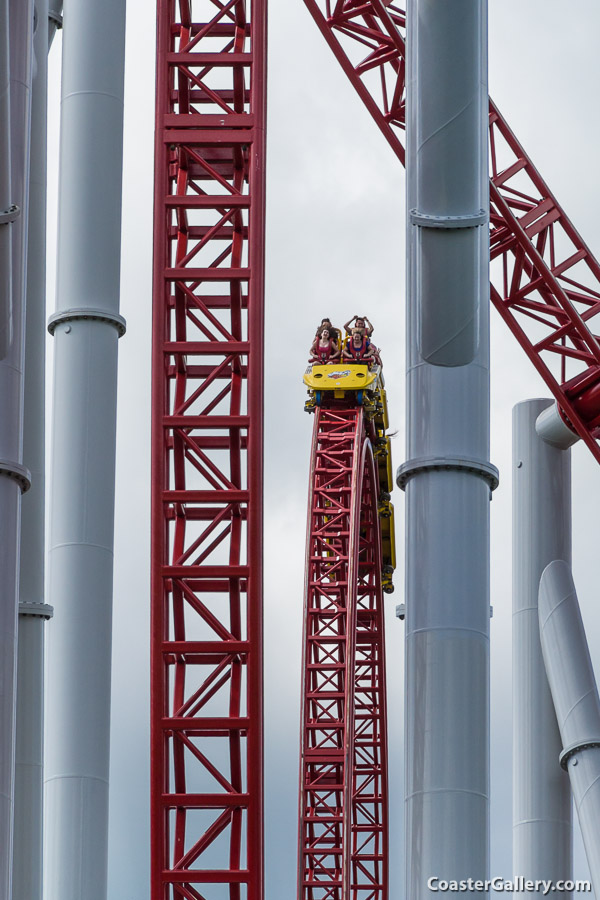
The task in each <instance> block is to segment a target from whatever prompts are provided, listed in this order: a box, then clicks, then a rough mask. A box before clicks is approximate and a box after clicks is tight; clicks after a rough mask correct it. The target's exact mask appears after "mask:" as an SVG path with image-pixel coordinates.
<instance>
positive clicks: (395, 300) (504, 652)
mask: <svg viewBox="0 0 600 900" xmlns="http://www.w3.org/2000/svg"><path fill="white" fill-rule="evenodd" d="M270 7H271V9H270V23H269V24H270V31H269V42H270V51H269V144H268V209H267V212H268V217H267V295H266V310H267V324H266V348H267V374H268V376H271V374H276V377H267V393H266V434H265V451H266V466H265V518H266V534H265V586H266V596H265V631H266V648H267V652H266V658H265V676H266V723H265V732H266V823H265V826H266V872H267V898H268V900H279V898H292V897H294V896H295V877H296V876H295V870H296V828H297V825H296V819H297V772H298V727H299V675H300V649H301V609H302V588H303V566H304V539H305V515H306V493H307V474H308V454H309V447H310V434H311V428H312V419H311V418H309V417H308V416H306V415H305V414H304V412H303V411H302V405H303V402H304V388H303V385H302V383H301V373H302V371H303V369H304V365H305V359H306V349H307V347H308V344H309V342H310V338H311V335H312V334H313V333H314V327H315V323H316V322H317V321H319V320H320V319H321V318H322V317H323V316H325V315H330V316H331V318H332V319H333V320H334V322H343V321H345V320H346V319H347V318H348V317H349V316H350V315H352V314H353V313H357V312H358V313H360V312H365V313H367V314H368V316H369V317H370V318H371V320H372V321H373V323H374V324H375V327H376V330H377V334H376V337H377V341H376V342H377V344H378V345H380V346H381V348H382V353H383V356H384V363H385V371H386V381H387V387H388V397H389V402H390V420H391V423H392V427H393V428H397V429H398V432H399V433H398V437H397V438H396V440H395V446H394V451H395V456H394V467H396V466H397V465H398V464H399V463H400V462H402V461H403V458H404V456H403V453H404V375H403V372H404V359H403V357H404V270H405V266H404V255H405V249H404V171H403V169H402V168H401V167H400V165H399V164H398V162H397V161H396V158H395V157H394V155H393V154H392V152H391V150H390V149H389V148H388V146H387V144H386V143H385V141H384V140H383V138H382V137H381V135H380V133H379V131H378V129H377V128H376V127H375V126H374V124H373V123H372V121H371V119H370V117H369V115H368V113H367V112H366V110H365V109H364V108H363V107H362V105H361V103H360V101H359V99H358V98H357V97H356V96H355V95H354V93H353V90H352V88H351V86H350V85H349V83H348V82H347V81H346V79H345V76H344V75H343V73H342V72H341V70H339V69H338V67H337V64H336V63H335V60H334V59H333V56H332V55H331V53H330V51H329V49H328V48H327V46H326V45H325V43H324V41H323V39H322V38H321V36H320V34H319V33H318V31H317V29H316V27H315V26H314V24H313V22H312V19H311V18H310V16H309V15H308V13H307V12H306V10H305V8H304V5H303V3H302V0H271V3H270ZM599 31H600V11H598V7H597V4H596V3H595V2H593V0H574V2H572V3H571V4H568V5H566V4H564V2H559V0H490V93H491V95H492V97H493V98H494V100H495V101H496V102H497V104H498V105H499V107H500V109H501V111H502V112H503V114H504V115H505V116H506V117H507V119H508V120H509V122H510V124H511V127H512V128H513V129H514V130H515V132H516V133H517V135H518V137H519V138H520V140H521V141H522V143H523V144H524V146H525V148H526V149H527V151H528V152H529V154H530V155H531V156H532V158H533V160H534V161H535V163H536V165H537V166H538V168H539V169H540V171H541V173H542V175H543V176H544V177H545V178H546V180H547V181H548V182H549V183H550V185H551V186H552V188H553V190H554V192H555V194H556V196H557V198H558V199H559V201H560V202H561V204H562V205H563V206H564V207H565V208H566V210H567V212H568V213H569V215H570V216H571V218H572V220H573V221H574V223H575V225H576V227H577V228H578V229H579V231H580V232H581V233H582V234H583V236H584V238H585V240H586V241H587V242H588V244H589V245H590V246H591V247H592V249H593V250H594V251H595V252H596V254H597V255H599V254H600V217H598V215H597V211H596V209H595V201H596V197H597V191H598V183H599V178H598V149H597V148H598V146H599V144H600V115H599V113H598V103H597V94H598V86H599V80H600V63H599V61H598V54H597V35H598V33H599ZM154 43H155V16H154V6H153V4H152V3H151V2H150V0H128V22H127V63H126V105H125V163H124V208H123V254H122V312H123V314H124V315H125V317H126V319H127V322H128V331H127V335H126V337H124V338H123V339H122V341H121V343H120V400H119V419H118V449H117V508H116V534H115V617H114V622H115V634H114V670H113V671H114V676H113V679H114V680H113V692H114V693H113V696H114V700H113V723H112V763H111V766H112V775H111V829H110V863H109V897H110V898H111V900H146V898H147V897H148V894H149V888H148V881H149V877H148V871H149V862H148V855H149V853H148V844H149V818H148V774H149V760H148V746H149V741H148V707H149V698H148V685H149V670H148V655H149V654H148V648H149V613H148V608H149V524H148V523H149V494H150V486H149V485H150V476H149V458H150V321H151V315H150V302H151V219H152V167H153V116H154ZM60 46H61V41H60V36H59V37H58V38H57V40H56V41H55V44H54V46H53V49H52V54H51V63H50V65H51V90H50V104H51V111H50V186H49V200H50V205H49V224H50V231H51V232H53V231H54V226H55V221H56V206H55V196H56V174H57V162H56V149H57V137H58V116H59V93H58V90H59V88H58V85H59V78H60ZM49 251H50V252H49V259H50V264H49V312H52V311H53V310H54V296H53V294H54V277H53V271H54V268H53V263H52V261H51V260H52V253H53V248H52V241H50V247H49ZM49 352H50V353H51V340H50V339H49ZM546 395H547V391H546V390H545V388H544V386H543V385H542V384H541V383H540V381H539V379H538V378H537V376H536V375H535V373H534V371H533V368H532V367H531V365H530V363H529V362H528V361H527V359H526V357H525V355H524V353H523V352H522V351H521V349H520V348H519V346H518V345H517V343H516V342H515V340H514V339H513V338H512V336H511V335H510V334H509V333H508V331H507V329H506V327H505V326H504V325H503V323H502V322H501V321H500V320H499V318H498V316H497V315H496V314H495V313H492V450H491V459H492V462H494V464H495V465H497V466H498V467H499V469H500V474H501V484H500V487H499V488H498V490H497V491H496V492H495V494H494V500H493V503H492V507H491V513H492V603H493V606H494V618H493V620H492V623H491V637H492V837H491V842H492V864H491V872H492V874H493V875H501V876H504V877H509V876H510V875H511V872H512V869H511V799H510V793H511V788H510V758H511V697H510V670H511V645H510V630H511V593H510V589H511V576H510V555H511V551H510V541H511V537H510V515H511V513H510V506H511V502H510V499H511V484H510V447H511V437H510V435H511V423H510V419H511V409H512V406H513V405H514V404H515V403H517V402H519V401H521V400H523V399H527V398H529V397H535V396H546ZM599 496H600V471H599V470H598V466H597V465H596V464H595V463H594V461H593V459H592V458H591V455H590V454H589V453H588V451H586V450H585V449H584V448H582V447H575V448H574V450H573V512H574V553H573V556H574V576H575V581H576V584H577V586H578V591H579V597H580V601H581V605H582V610H583V615H584V620H585V623H586V627H587V631H588V638H589V641H590V645H591V649H592V655H593V658H594V661H595V665H596V670H597V671H598V667H600V612H599V611H598V605H597V602H596V590H597V588H596V582H597V578H596V577H595V576H596V565H597V553H598V551H597V533H598V532H597V498H598V497H599ZM393 499H394V502H395V505H396V510H397V520H398V528H397V536H398V558H399V566H400V567H401V566H402V561H403V525H402V522H403V497H402V495H401V494H400V492H399V491H396V492H395V495H394V498H393ZM402 579H403V576H402V571H401V568H400V571H399V572H398V574H397V578H396V583H397V585H398V589H397V591H396V593H395V594H394V595H393V597H392V598H391V599H388V600H387V601H386V602H387V604H388V613H389V616H388V622H387V637H388V681H389V719H390V728H391V736H390V737H391V756H390V775H391V786H392V796H391V828H392V846H393V847H394V848H395V849H394V852H393V854H392V870H391V878H392V894H391V896H392V897H394V898H397V900H403V898H404V888H403V876H402V859H401V857H402V845H403V824H402V818H403V799H402V797H403V794H402V790H403V786H402V772H403V755H402V731H403V699H402V681H403V663H404V660H403V639H404V634H403V625H402V624H401V623H400V622H399V621H398V620H396V619H395V618H394V607H395V604H396V603H398V602H400V601H401V599H402V591H401V585H402ZM50 602H53V601H52V599H50ZM576 844H577V847H576V869H575V874H576V876H577V877H585V876H586V871H587V869H586V865H585V860H584V858H583V853H582V851H581V845H580V840H579V837H578V836H577V838H576ZM588 896H589V895H588Z"/></svg>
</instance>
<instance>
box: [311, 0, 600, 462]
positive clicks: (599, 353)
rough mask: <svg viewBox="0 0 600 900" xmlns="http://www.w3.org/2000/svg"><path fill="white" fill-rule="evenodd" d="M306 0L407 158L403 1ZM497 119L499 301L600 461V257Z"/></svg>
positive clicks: (493, 163) (494, 248) (494, 212)
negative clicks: (404, 139)
mask: <svg viewBox="0 0 600 900" xmlns="http://www.w3.org/2000/svg"><path fill="white" fill-rule="evenodd" d="M304 2H305V4H306V6H307V8H308V10H309V11H310V13H311V15H312V16H313V18H314V20H315V22H316V24H317V26H318V27H319V29H320V31H321V32H322V34H323V36H324V37H325V40H326V41H327V43H328V44H329V46H330V47H331V49H332V51H333V53H334V55H335V57H336V59H337V60H338V62H339V63H340V65H341V66H342V68H343V69H344V71H345V73H346V75H347V76H348V78H349V79H350V81H351V83H352V84H353V86H354V88H355V90H356V91H357V92H358V94H359V95H360V97H361V99H362V100H363V102H364V104H365V105H366V107H367V109H368V110H369V112H370V113H371V115H372V117H373V119H374V120H375V122H376V123H377V125H378V127H379V128H380V130H381V131H382V133H383V135H384V136H385V138H386V140H387V141H388V143H389V144H390V146H391V148H392V150H393V151H394V153H395V154H396V156H397V157H398V159H399V161H400V162H401V163H402V164H404V161H405V149H404V143H403V131H404V127H405V113H406V90H405V87H406V86H405V62H406V43H405V40H406V39H405V28H406V13H405V11H404V9H403V8H401V7H400V6H399V5H398V3H396V2H395V0H304ZM489 123H490V124H489V127H490V207H491V208H490V256H491V263H492V264H491V299H492V303H493V304H494V306H495V307H496V309H497V310H498V312H499V313H500V315H501V316H502V318H503V319H504V321H505V322H506V324H507V325H508V327H509V328H510V330H511V331H512V333H513V334H514V336H515V337H516V339H517V341H518V342H519V344H520V345H521V347H522V348H523V349H524V351H525V353H526V354H527V356H528V357H529V359H530V360H531V362H532V363H533V365H534V366H535V368H536V369H537V371H538V373H539V374H540V376H541V377H542V379H543V380H544V382H545V383H546V385H547V387H548V388H549V390H550V391H551V392H552V394H553V395H554V397H555V399H556V401H557V403H558V405H559V408H560V409H561V410H562V413H563V415H564V417H565V418H566V419H567V420H568V422H569V423H570V425H571V427H572V428H573V430H574V431H576V432H577V434H578V435H579V436H580V437H581V438H582V440H583V441H585V443H586V444H587V446H588V447H589V449H590V450H591V452H592V453H593V455H594V457H595V458H596V459H597V460H598V462H600V446H599V445H598V443H597V440H596V439H597V438H599V437H600V343H599V340H600V338H599V336H598V334H596V333H595V330H596V331H597V330H598V329H599V327H600V318H598V317H599V316H600V265H599V264H598V261H597V260H596V259H595V257H594V255H593V254H592V253H591V251H590V249H589V247H588V246H587V245H586V244H585V242H584V241H583V239H582V238H581V236H580V235H579V233H578V232H577V230H576V229H575V227H574V226H573V224H572V222H571V221H570V220H569V218H568V217H567V215H566V213H565V211H564V210H563V208H562V207H561V206H560V204H559V203H558V201H557V200H556V198H555V197H554V195H553V194H552V192H551V191H550V188H549V187H548V185H547V184H546V183H545V182H544V180H543V179H542V177H541V175H540V173H539V172H538V171H537V169H536V168H535V166H534V164H533V162H532V161H531V159H530V158H529V156H528V155H527V154H526V152H525V150H524V148H523V147H522V145H521V144H520V143H519V141H518V140H517V138H516V137H515V135H514V134H513V132H512V131H511V130H510V128H509V126H508V124H507V123H506V121H505V120H504V118H503V117H502V116H501V114H500V112H499V110H498V108H497V107H496V106H495V105H494V103H492V101H491V100H490V119H489Z"/></svg>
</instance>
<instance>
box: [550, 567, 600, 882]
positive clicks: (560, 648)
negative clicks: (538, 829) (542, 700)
mask: <svg viewBox="0 0 600 900" xmlns="http://www.w3.org/2000/svg"><path fill="white" fill-rule="evenodd" d="M539 619H540V637H541V641H542V652H543V654H544V663H545V665H546V673H547V675H548V682H549V684H550V690H551V692H552V699H553V701H554V708H555V710H556V718H557V719H558V727H559V728H560V734H561V738H562V742H563V748H564V749H563V752H562V754H561V757H560V762H561V765H562V766H563V768H566V770H567V772H568V773H569V778H570V780H571V789H572V791H573V796H574V798H575V807H576V809H577V815H578V816H579V824H580V826H581V833H582V836H583V843H584V846H585V852H586V856H587V860H588V864H589V867H590V875H591V877H592V882H593V886H594V891H595V894H596V896H597V897H598V896H600V700H599V699H598V688H597V686H596V679H595V677H594V670H593V668H592V661H591V659H590V652H589V649H588V645H587V640H586V637H585V631H584V628H583V622H582V620H581V612H580V609H579V603H578V601H577V593H576V591H575V585H574V584H573V578H572V576H571V567H570V566H569V565H568V563H566V562H565V561H564V560H562V559H559V560H554V562H551V563H550V565H549V566H546V568H545V569H544V571H543V573H542V577H541V580H540V592H539ZM557 764H558V763H557Z"/></svg>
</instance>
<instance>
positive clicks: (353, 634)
mask: <svg viewBox="0 0 600 900" xmlns="http://www.w3.org/2000/svg"><path fill="white" fill-rule="evenodd" d="M315 415H316V417H315V424H314V431H313V446H312V457H311V475H310V490H309V507H308V538H307V547H306V587H305V608H304V661H303V690H302V734H301V741H302V747H301V763H300V824H299V834H300V844H299V877H298V900H350V898H352V900H387V896H388V807H387V721H386V698H385V640H384V610H383V593H382V585H381V565H382V554H381V543H380V525H379V513H378V502H377V501H378V496H379V493H380V485H379V480H378V476H377V470H376V466H375V463H374V458H373V443H372V442H373V441H374V440H375V437H376V436H375V435H374V429H373V426H372V425H371V426H369V425H367V424H366V423H365V418H364V415H363V409H362V407H361V406H357V407H355V408H346V409H344V408H337V409H335V408H334V409H327V408H322V407H319V408H317V410H316V414H315Z"/></svg>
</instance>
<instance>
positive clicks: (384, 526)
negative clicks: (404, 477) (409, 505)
mask: <svg viewBox="0 0 600 900" xmlns="http://www.w3.org/2000/svg"><path fill="white" fill-rule="evenodd" d="M303 380H304V384H305V385H306V386H307V388H308V400H307V401H306V403H305V404H304V409H305V410H306V412H314V411H315V409H316V407H317V406H325V407H334V408H335V407H338V408H344V407H348V406H362V408H363V412H364V415H365V417H366V418H367V420H368V421H369V422H370V423H371V426H370V432H371V445H372V447H373V456H374V457H375V465H376V467H377V472H378V476H379V498H378V503H377V509H378V513H379V530H380V535H381V556H382V564H383V566H382V575H381V586H382V588H383V590H384V591H385V593H386V594H391V593H392V592H393V590H394V585H393V584H392V576H393V574H394V569H395V568H396V541H395V534H394V506H393V504H392V503H391V502H390V494H391V492H392V490H393V487H394V480H393V473H392V454H391V445H390V438H389V437H388V435H386V431H387V429H388V428H389V427H390V423H389V418H388V409H387V398H386V393H385V387H384V385H385V382H384V380H383V373H382V371H381V366H379V365H376V366H373V367H372V368H369V366H367V365H365V364H364V363H349V362H347V361H344V360H337V361H336V362H335V363H333V364H327V365H318V364H314V365H310V366H308V367H307V369H306V371H305V373H304V379H303Z"/></svg>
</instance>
